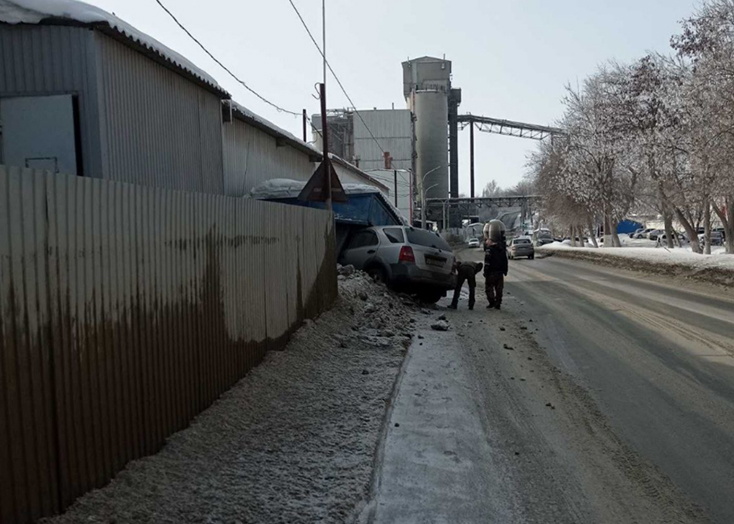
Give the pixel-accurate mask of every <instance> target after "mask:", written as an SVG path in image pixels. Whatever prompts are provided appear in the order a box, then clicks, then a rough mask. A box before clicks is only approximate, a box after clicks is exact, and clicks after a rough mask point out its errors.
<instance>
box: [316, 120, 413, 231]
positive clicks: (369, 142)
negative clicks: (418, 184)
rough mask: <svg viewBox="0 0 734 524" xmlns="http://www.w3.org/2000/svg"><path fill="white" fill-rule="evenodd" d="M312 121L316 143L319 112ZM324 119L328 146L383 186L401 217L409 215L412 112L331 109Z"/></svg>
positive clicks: (411, 175) (411, 167)
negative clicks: (386, 188)
mask: <svg viewBox="0 0 734 524" xmlns="http://www.w3.org/2000/svg"><path fill="white" fill-rule="evenodd" d="M313 121H314V122H315V123H316V127H315V128H314V132H313V138H314V141H315V142H316V145H317V147H320V145H321V115H314V117H313ZM327 122H328V125H329V150H330V151H333V152H334V154H336V155H338V156H339V157H341V158H344V159H346V160H348V161H349V162H350V163H351V164H352V165H354V166H358V167H359V169H361V170H362V171H364V172H366V173H367V174H369V175H370V176H371V177H372V178H373V179H375V180H377V181H379V182H381V183H382V184H384V185H385V186H387V187H388V188H389V191H390V193H389V194H390V195H391V199H390V200H391V202H393V203H394V204H395V207H397V208H398V209H399V210H400V212H401V214H402V215H403V216H404V217H405V218H408V217H410V213H411V210H412V207H413V198H412V194H413V192H412V189H413V186H414V184H415V181H414V177H413V173H414V172H415V136H414V124H413V114H412V112H411V111H410V110H409V109H371V110H364V111H363V110H359V112H357V111H354V110H334V111H329V112H328V113H327ZM386 153H387V154H388V155H387V156H388V158H387V159H386V158H385V156H386ZM337 172H338V171H337ZM340 176H341V175H340ZM396 179H397V183H396ZM396 189H397V191H396ZM396 195H397V199H396Z"/></svg>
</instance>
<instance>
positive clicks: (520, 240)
mask: <svg viewBox="0 0 734 524" xmlns="http://www.w3.org/2000/svg"><path fill="white" fill-rule="evenodd" d="M508 255H509V257H510V259H513V260H514V259H516V258H517V257H528V258H529V259H530V260H532V259H534V258H535V248H534V247H533V241H532V240H531V239H530V238H529V237H517V238H513V239H512V242H510V249H509V251H508Z"/></svg>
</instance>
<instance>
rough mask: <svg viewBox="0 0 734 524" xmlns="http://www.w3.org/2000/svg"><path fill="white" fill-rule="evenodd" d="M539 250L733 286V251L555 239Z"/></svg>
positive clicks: (614, 265)
mask: <svg viewBox="0 0 734 524" xmlns="http://www.w3.org/2000/svg"><path fill="white" fill-rule="evenodd" d="M537 250H538V253H542V254H545V255H551V254H552V255H557V256H560V257H564V258H577V259H582V260H588V261H591V262H596V263H599V264H604V265H608V266H612V267H620V268H623V269H633V270H638V271H646V272H648V273H654V274H659V275H663V276H671V277H682V278H691V279H694V280H699V281H702V282H708V283H712V284H719V285H724V286H734V255H727V254H725V253H723V251H722V250H720V249H717V250H716V254H713V255H699V254H696V253H692V252H690V251H687V250H685V249H672V250H669V249H666V248H662V247H661V248H644V247H639V248H638V247H635V248H632V247H612V248H593V247H591V248H589V247H571V246H568V245H565V244H560V243H558V242H554V243H553V244H548V245H545V246H543V247H539V248H537Z"/></svg>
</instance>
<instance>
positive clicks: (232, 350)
mask: <svg viewBox="0 0 734 524" xmlns="http://www.w3.org/2000/svg"><path fill="white" fill-rule="evenodd" d="M336 294H337V288H336V262H335V255H334V245H333V220H332V218H331V215H329V214H327V213H325V212H323V211H318V210H313V209H308V208H300V207H292V206H284V205H280V204H270V203H264V202H258V201H248V200H242V199H234V198H229V197H224V196H216V195H204V194H193V193H183V192H176V191H170V190H165V189H160V188H150V187H142V186H134V185H129V184H124V183H119V182H111V181H106V180H100V179H91V178H77V177H68V176H60V175H51V174H49V173H45V172H40V171H34V170H28V169H19V168H6V167H3V166H0V308H1V311H2V315H1V316H0V522H3V523H24V522H32V521H34V520H36V519H38V518H40V517H42V516H46V515H52V514H54V513H57V512H59V511H61V510H63V509H64V508H66V507H67V506H68V505H69V504H71V503H72V502H73V500H74V499H75V498H76V497H78V496H79V495H81V494H83V493H84V492H86V491H88V490H90V489H93V488H95V487H99V486H102V485H104V484H105V483H106V482H107V481H109V479H110V478H112V476H114V474H115V473H116V472H117V471H119V470H120V469H122V468H123V467H124V465H125V464H126V463H127V462H128V461H130V460H132V459H135V458H137V457H141V456H144V455H147V454H150V453H154V452H156V451H157V450H158V449H159V448H160V447H161V446H162V445H163V443H164V440H165V438H166V437H167V436H168V435H171V434H172V433H174V432H176V431H178V430H181V429H183V428H185V427H186V426H187V425H188V423H189V421H190V420H191V419H192V418H193V417H194V416H195V415H196V414H197V413H199V412H201V411H202V410H203V409H205V408H206V407H208V406H209V405H210V404H211V403H212V402H213V401H214V400H216V398H217V397H218V396H219V395H220V394H222V393H223V392H224V391H226V390H227V389H228V388H230V387H231V386H232V385H234V383H235V382H236V381H237V380H239V379H240V378H241V377H242V376H243V375H244V374H245V373H246V372H247V371H248V370H249V369H251V368H252V367H253V366H255V365H257V363H258V362H260V360H261V359H262V358H263V356H264V354H265V351H266V350H267V349H279V348H282V347H283V345H284V344H285V341H286V339H287V337H288V335H289V334H290V333H291V332H292V330H293V329H295V328H296V327H297V326H298V325H299V324H300V322H301V321H302V320H303V318H308V317H313V316H315V315H318V314H319V313H320V312H322V311H323V310H325V309H326V308H328V307H329V306H330V305H331V304H332V303H333V301H334V299H335V298H336Z"/></svg>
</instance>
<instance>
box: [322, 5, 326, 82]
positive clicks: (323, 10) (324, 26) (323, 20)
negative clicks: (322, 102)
mask: <svg viewBox="0 0 734 524" xmlns="http://www.w3.org/2000/svg"><path fill="white" fill-rule="evenodd" d="M321 32H322V35H321V36H322V39H321V40H322V45H321V49H323V55H324V85H326V0H321Z"/></svg>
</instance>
